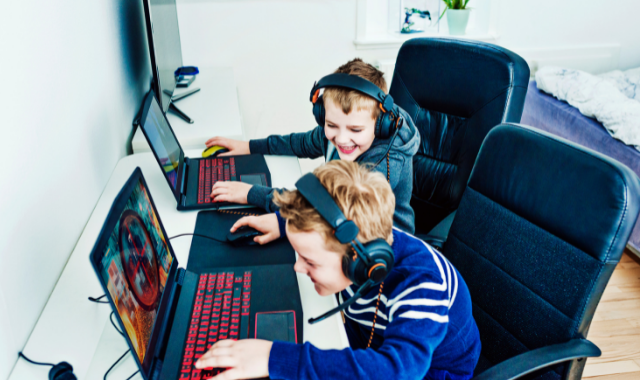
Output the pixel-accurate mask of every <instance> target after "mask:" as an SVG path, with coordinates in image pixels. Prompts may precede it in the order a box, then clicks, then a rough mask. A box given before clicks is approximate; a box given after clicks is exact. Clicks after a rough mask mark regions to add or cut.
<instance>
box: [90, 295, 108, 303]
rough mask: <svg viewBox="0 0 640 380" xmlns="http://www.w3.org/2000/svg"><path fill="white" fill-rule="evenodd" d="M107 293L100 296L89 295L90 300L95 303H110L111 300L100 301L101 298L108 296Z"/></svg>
mask: <svg viewBox="0 0 640 380" xmlns="http://www.w3.org/2000/svg"><path fill="white" fill-rule="evenodd" d="M106 296H107V295H106V294H103V295H101V296H100V297H98V298H94V297H89V301H91V302H95V303H109V301H100V300H101V299H103V298H104V297H106Z"/></svg>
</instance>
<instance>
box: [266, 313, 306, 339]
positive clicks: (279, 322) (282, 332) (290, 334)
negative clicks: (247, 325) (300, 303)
mask: <svg viewBox="0 0 640 380" xmlns="http://www.w3.org/2000/svg"><path fill="white" fill-rule="evenodd" d="M256 339H265V340H271V341H274V340H279V341H283V342H291V343H298V342H297V336H296V314H295V312H294V311H282V312H273V313H256Z"/></svg>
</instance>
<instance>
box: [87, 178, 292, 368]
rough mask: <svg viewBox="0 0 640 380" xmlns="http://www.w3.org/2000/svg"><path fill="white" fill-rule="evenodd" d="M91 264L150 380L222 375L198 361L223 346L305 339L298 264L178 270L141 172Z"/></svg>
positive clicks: (120, 199) (112, 215) (122, 197)
mask: <svg viewBox="0 0 640 380" xmlns="http://www.w3.org/2000/svg"><path fill="white" fill-rule="evenodd" d="M90 259H91V264H92V265H93V268H94V270H95V271H96V274H97V276H98V279H99V281H100V284H101V285H102V287H103V289H104V291H105V294H106V296H107V298H108V299H109V303H110V305H111V308H112V309H113V312H114V314H115V316H116V319H117V321H118V323H119V325H120V328H121V329H122V331H123V332H124V334H123V335H124V337H125V339H126V341H127V344H128V345H129V348H130V349H131V352H132V355H133V357H134V358H135V360H136V363H137V365H138V367H139V369H140V373H141V374H142V377H143V378H144V379H145V380H147V379H171V380H175V379H208V378H210V377H212V376H214V375H216V374H217V373H219V371H220V370H221V369H206V370H197V369H195V367H194V363H195V362H196V361H197V360H198V359H199V358H200V356H202V354H204V353H205V352H206V350H208V349H209V348H210V347H211V345H212V344H213V343H215V342H216V341H218V340H222V339H243V338H248V337H252V338H253V337H257V338H261V339H268V340H284V341H290V342H299V341H301V340H302V324H301V323H300V320H301V316H302V307H301V304H300V294H299V292H298V283H297V279H296V276H295V273H294V271H293V267H292V265H290V264H288V265H265V266H246V267H235V268H211V269H210V271H209V272H207V271H206V270H203V271H202V274H200V275H198V274H195V273H193V272H189V271H186V270H184V269H182V268H178V260H177V259H176V256H175V254H174V252H173V249H172V247H171V244H170V243H169V238H168V237H167V234H166V232H165V230H164V227H163V226H162V222H161V221H160V216H159V215H158V212H157V210H156V207H155V204H154V202H153V199H152V198H151V194H150V193H149V190H148V187H147V184H146V182H145V180H144V177H143V176H142V171H141V170H140V168H136V169H135V171H134V172H133V174H132V175H131V177H130V178H129V180H128V181H127V183H126V184H125V185H124V187H123V188H122V190H121V191H120V193H119V194H118V196H117V197H116V199H115V201H114V202H113V205H112V206H111V210H110V211H109V215H108V216H107V220H106V221H105V223H104V226H103V227H102V230H101V232H100V235H99V236H98V240H97V241H96V244H95V246H94V248H93V251H92V252H91V256H90ZM296 319H298V323H296Z"/></svg>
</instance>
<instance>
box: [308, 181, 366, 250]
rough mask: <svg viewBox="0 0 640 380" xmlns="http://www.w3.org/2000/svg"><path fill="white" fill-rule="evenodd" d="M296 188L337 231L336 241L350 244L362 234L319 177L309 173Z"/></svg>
mask: <svg viewBox="0 0 640 380" xmlns="http://www.w3.org/2000/svg"><path fill="white" fill-rule="evenodd" d="M296 188H297V189H298V191H299V192H300V194H302V196H303V197H305V199H306V200H307V201H308V202H309V203H311V205H312V206H313V207H314V208H315V209H316V211H317V212H318V214H320V216H322V218H324V220H326V221H327V223H329V225H330V226H331V228H333V230H334V231H335V236H336V239H338V241H339V242H340V243H341V244H348V243H350V242H352V241H353V240H355V238H356V236H358V233H359V232H360V230H359V229H358V226H356V224H355V223H354V222H353V221H351V220H348V219H347V217H346V216H344V214H343V213H342V211H341V210H340V208H339V207H338V205H337V204H336V202H335V201H334V200H333V198H332V197H331V195H330V194H329V192H328V191H327V189H326V188H325V187H324V186H322V183H320V180H319V179H318V177H316V176H315V175H314V174H313V173H307V174H305V175H304V176H302V178H300V179H299V180H298V182H296Z"/></svg>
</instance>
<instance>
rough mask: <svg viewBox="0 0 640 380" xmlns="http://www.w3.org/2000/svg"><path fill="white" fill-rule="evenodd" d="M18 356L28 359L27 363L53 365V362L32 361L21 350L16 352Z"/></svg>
mask: <svg viewBox="0 0 640 380" xmlns="http://www.w3.org/2000/svg"><path fill="white" fill-rule="evenodd" d="M18 356H19V357H21V358H23V359H24V360H26V361H28V362H29V363H31V364H35V365H50V366H52V367H54V366H55V364H52V363H40V362H36V361H33V360H31V359H29V358H28V357H26V356H25V355H24V354H23V353H22V351H20V352H18Z"/></svg>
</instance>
